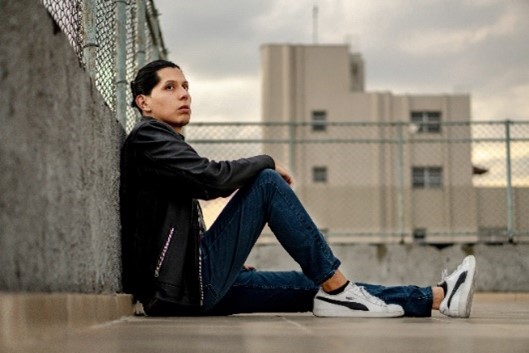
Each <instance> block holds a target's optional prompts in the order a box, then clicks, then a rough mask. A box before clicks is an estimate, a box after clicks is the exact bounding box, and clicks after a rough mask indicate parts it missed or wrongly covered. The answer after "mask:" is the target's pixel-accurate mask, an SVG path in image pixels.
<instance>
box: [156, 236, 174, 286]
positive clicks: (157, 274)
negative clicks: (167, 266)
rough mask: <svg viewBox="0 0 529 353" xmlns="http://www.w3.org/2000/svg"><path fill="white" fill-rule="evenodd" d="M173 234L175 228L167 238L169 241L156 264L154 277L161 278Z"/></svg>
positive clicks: (166, 242)
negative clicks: (161, 270)
mask: <svg viewBox="0 0 529 353" xmlns="http://www.w3.org/2000/svg"><path fill="white" fill-rule="evenodd" d="M173 233H174V227H172V228H171V230H170V231H169V235H168V236H167V240H166V241H165V244H164V246H163V249H162V252H161V253H160V256H159V257H158V263H157V264H156V268H155V269H154V277H159V276H160V269H161V268H162V265H163V261H164V259H165V255H166V254H167V249H169V244H171V239H172V238H173Z"/></svg>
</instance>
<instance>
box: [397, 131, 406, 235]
mask: <svg viewBox="0 0 529 353" xmlns="http://www.w3.org/2000/svg"><path fill="white" fill-rule="evenodd" d="M404 124H405V123H403V122H398V123H397V178H398V181H397V226H398V232H399V236H400V243H401V244H404V237H405V234H404V136H403V132H402V129H403V126H404Z"/></svg>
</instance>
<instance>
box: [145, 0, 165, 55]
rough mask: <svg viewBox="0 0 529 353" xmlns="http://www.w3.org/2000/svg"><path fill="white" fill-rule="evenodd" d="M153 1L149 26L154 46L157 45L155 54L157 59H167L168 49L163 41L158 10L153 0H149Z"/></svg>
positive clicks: (149, 15) (148, 18) (148, 19)
mask: <svg viewBox="0 0 529 353" xmlns="http://www.w3.org/2000/svg"><path fill="white" fill-rule="evenodd" d="M149 1H150V3H151V8H152V13H150V12H149V13H147V15H148V16H147V21H149V26H150V28H151V32H152V37H153V38H152V39H153V42H154V46H155V47H156V49H157V50H156V52H155V56H156V59H165V58H166V57H167V51H166V49H165V46H164V44H163V41H162V35H161V32H160V27H159V25H158V10H156V7H155V6H154V3H153V2H152V0H149Z"/></svg>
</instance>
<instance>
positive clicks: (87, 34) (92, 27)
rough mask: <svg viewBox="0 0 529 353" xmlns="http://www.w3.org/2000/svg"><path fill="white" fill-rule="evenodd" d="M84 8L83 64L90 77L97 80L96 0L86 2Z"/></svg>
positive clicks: (86, 0) (85, 0)
mask: <svg viewBox="0 0 529 353" xmlns="http://www.w3.org/2000/svg"><path fill="white" fill-rule="evenodd" d="M82 3H83V4H82V6H83V13H82V16H83V19H82V26H83V29H82V31H83V64H84V67H85V70H86V71H87V72H88V74H89V75H90V77H91V78H92V79H94V80H95V78H96V72H97V71H96V57H97V48H98V47H99V45H98V43H97V33H96V14H97V5H96V0H84V1H83V2H82Z"/></svg>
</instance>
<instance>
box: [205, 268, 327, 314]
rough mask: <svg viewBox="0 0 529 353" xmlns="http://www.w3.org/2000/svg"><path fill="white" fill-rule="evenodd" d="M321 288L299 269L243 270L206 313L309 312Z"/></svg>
mask: <svg viewBox="0 0 529 353" xmlns="http://www.w3.org/2000/svg"><path fill="white" fill-rule="evenodd" d="M318 289H319V288H318V286H317V285H315V284H314V282H312V280H310V279H309V278H308V277H307V276H305V275H304V274H303V273H302V272H299V271H256V270H241V271H240V273H239V275H238V277H237V279H236V281H235V283H234V284H233V285H232V287H231V288H230V289H229V291H228V292H227V293H226V295H225V296H224V297H223V298H222V299H221V300H220V302H218V303H217V304H216V305H215V306H214V307H213V308H212V309H210V310H208V311H205V312H204V313H203V314H204V315H231V314H240V313H264V312H276V313H277V312H310V311H312V306H313V301H314V295H315V294H316V293H317V292H318Z"/></svg>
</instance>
